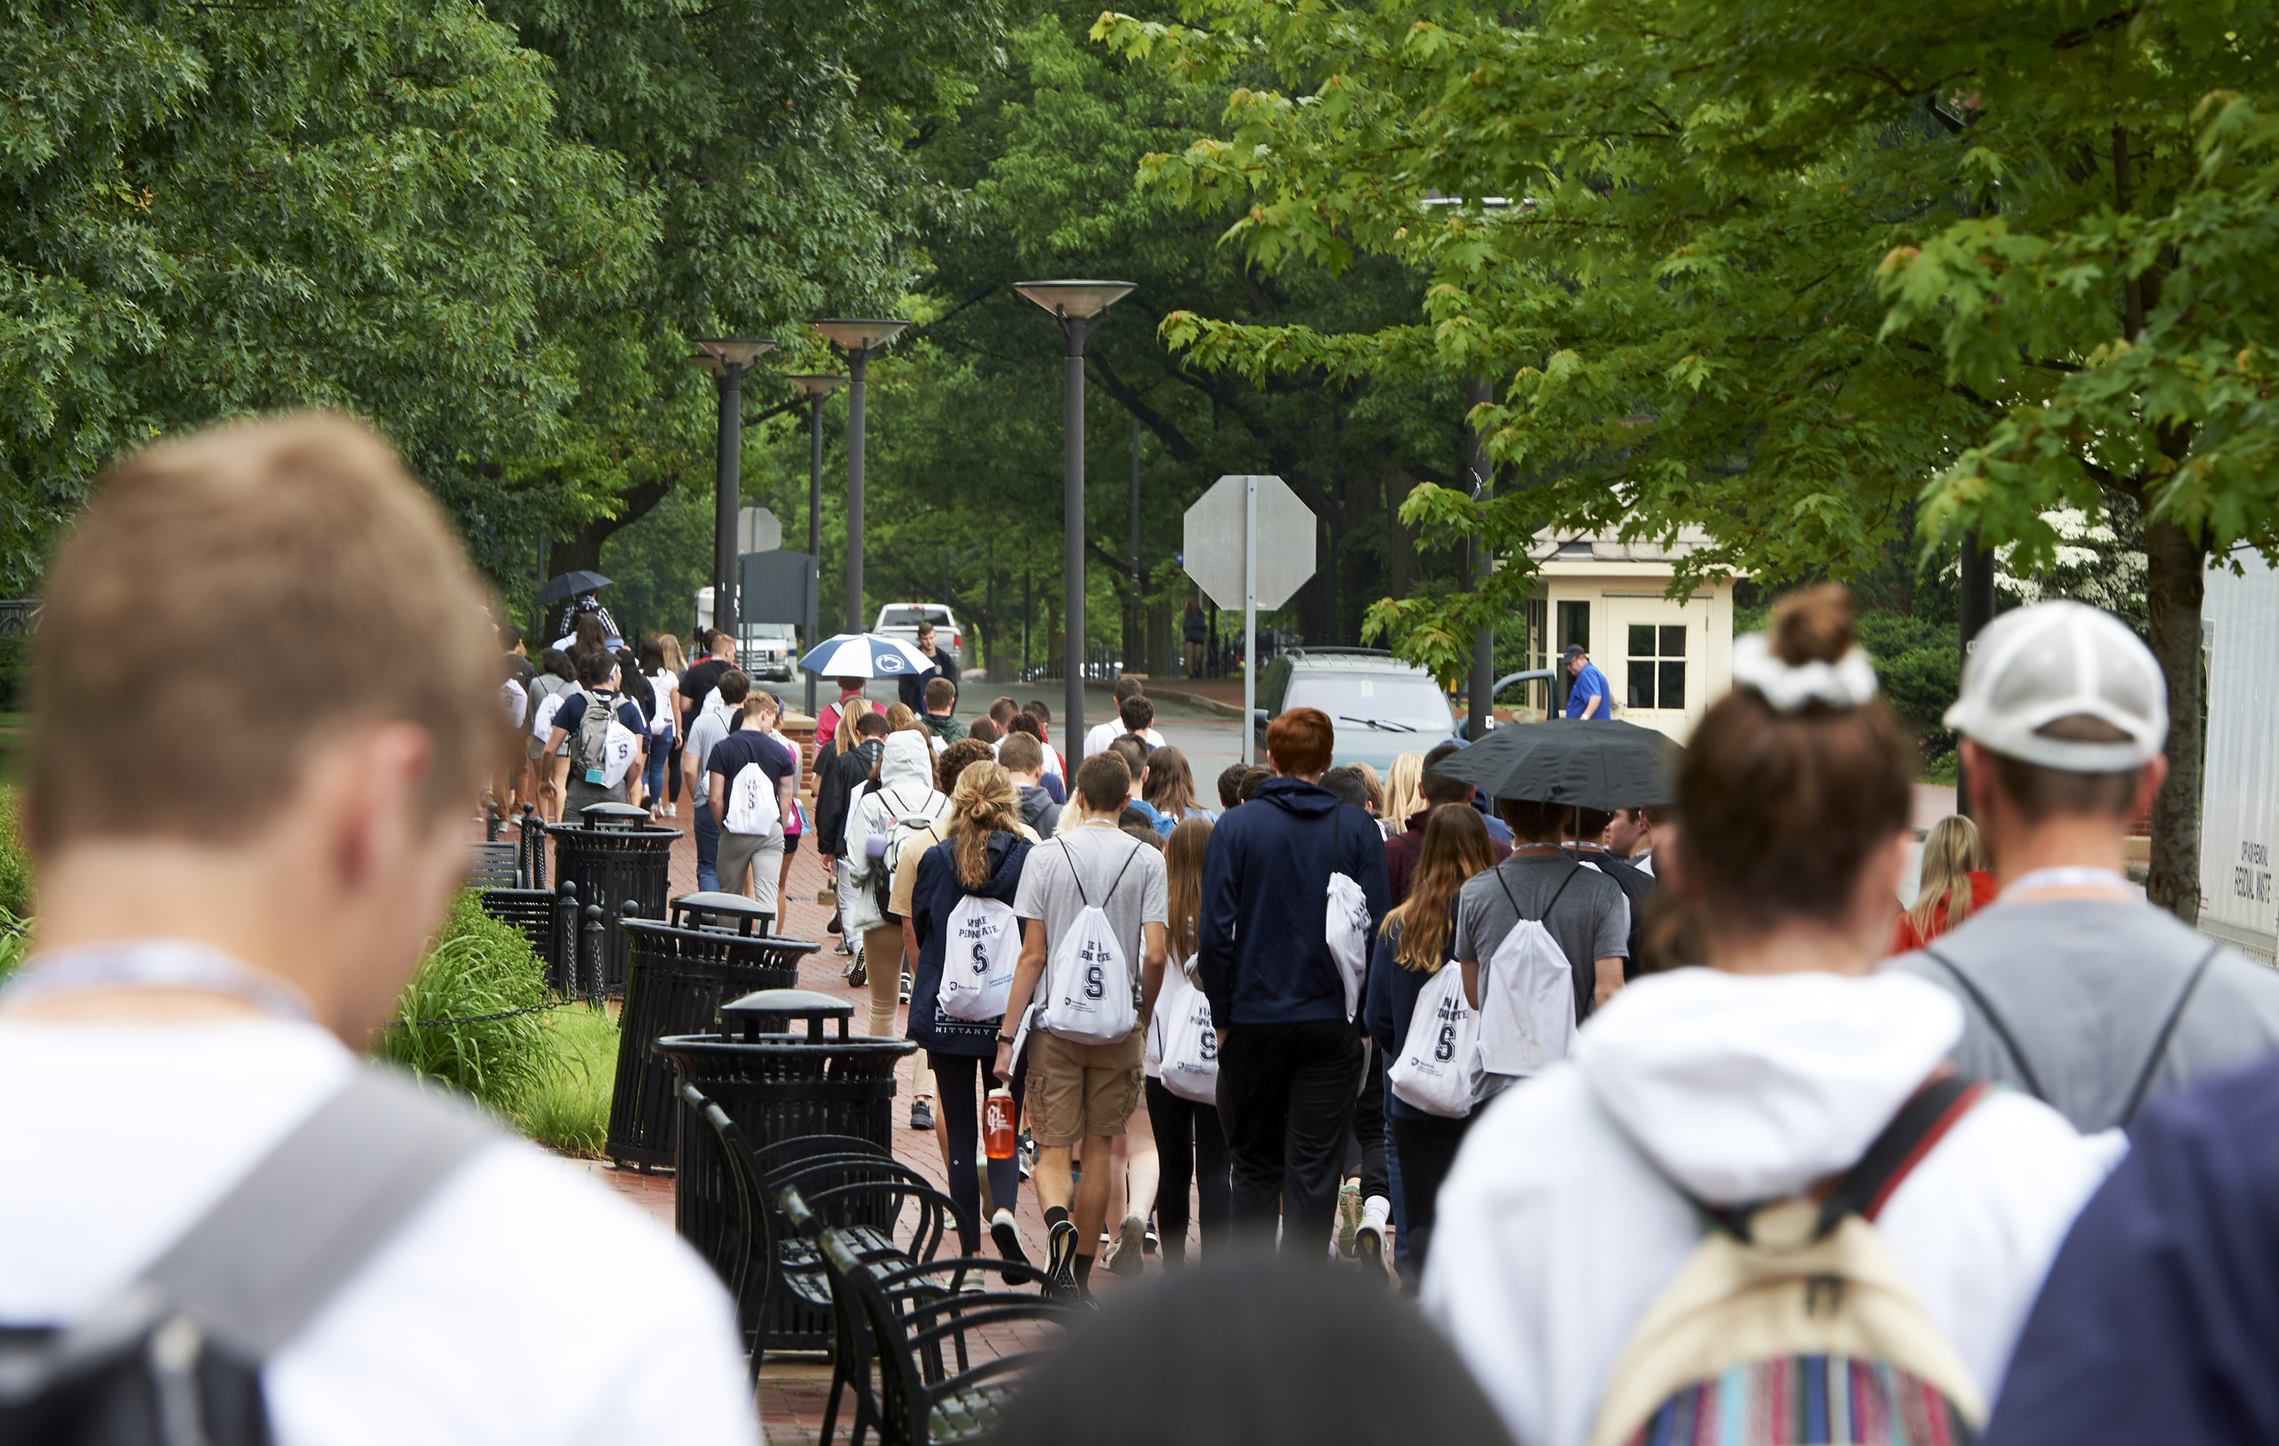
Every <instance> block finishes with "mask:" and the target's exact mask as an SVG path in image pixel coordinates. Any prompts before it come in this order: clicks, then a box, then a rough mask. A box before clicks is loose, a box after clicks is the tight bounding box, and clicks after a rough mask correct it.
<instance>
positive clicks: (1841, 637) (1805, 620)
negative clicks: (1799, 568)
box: [1768, 582, 1856, 668]
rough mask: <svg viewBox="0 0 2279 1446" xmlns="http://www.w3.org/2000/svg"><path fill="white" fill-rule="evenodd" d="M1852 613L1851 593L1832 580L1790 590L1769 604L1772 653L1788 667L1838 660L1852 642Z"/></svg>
mask: <svg viewBox="0 0 2279 1446" xmlns="http://www.w3.org/2000/svg"><path fill="white" fill-rule="evenodd" d="M1855 616H1856V614H1855V611H1854V609H1853V607H1852V595H1851V594H1850V593H1849V592H1847V591H1846V590H1845V589H1844V588H1843V587H1841V586H1840V585H1838V584H1836V583H1832V582H1825V583H1822V584H1820V585H1819V586H1818V587H1808V588H1805V589H1804V590H1803V591H1801V592H1792V593H1790V594H1789V595H1788V596H1787V597H1784V598H1782V599H1781V600H1780V601H1779V602H1777V603H1775V604H1774V605H1773V616H1772V624H1771V626H1770V628H1769V629H1768V631H1769V632H1770V633H1771V635H1772V638H1771V641H1772V653H1773V656H1774V657H1776V658H1778V659H1780V660H1781V661H1782V662H1784V663H1786V664H1788V665H1789V666H1790V667H1792V668H1796V667H1802V666H1804V665H1805V664H1807V663H1835V662H1838V661H1841V660H1842V659H1843V657H1844V656H1845V655H1846V654H1848V653H1849V652H1851V650H1852V645H1853V643H1854V642H1855V641H1856V637H1855V634H1854V630H1853V620H1854V617H1855Z"/></svg>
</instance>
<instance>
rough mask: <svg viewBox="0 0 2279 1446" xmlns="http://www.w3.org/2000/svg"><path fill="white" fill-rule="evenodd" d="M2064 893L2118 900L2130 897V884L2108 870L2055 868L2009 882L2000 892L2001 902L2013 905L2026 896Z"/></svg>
mask: <svg viewBox="0 0 2279 1446" xmlns="http://www.w3.org/2000/svg"><path fill="white" fill-rule="evenodd" d="M2064 889H2095V890H2097V891H2098V892H2099V893H2104V894H2111V895H2113V896H2115V897H2117V898H2124V899H2125V898H2128V897H2129V881H2128V880H2127V879H2126V878H2125V877H2123V876H2122V875H2120V874H2117V873H2115V872H2114V871H2113V870H2111V869H2089V868H2057V869H2036V870H2034V871H2033V872H2032V873H2030V874H2026V875H2024V876H2023V877H2021V878H2016V879H2013V880H2011V881H2010V887H2009V888H2006V889H2004V890H2003V891H2002V899H2003V902H2005V903H2014V902H2016V901H2017V900H2018V899H2020V898H2022V897H2024V896H2025V895H2027V894H2054V893H2057V892H2059V891H2060V890H2064Z"/></svg>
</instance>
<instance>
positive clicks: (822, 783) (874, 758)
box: [815, 738, 886, 857]
mask: <svg viewBox="0 0 2279 1446" xmlns="http://www.w3.org/2000/svg"><path fill="white" fill-rule="evenodd" d="M884 752H886V740H885V739H883V738H865V739H864V740H863V741H862V742H861V743H860V744H858V745H857V746H855V747H853V748H850V749H848V750H847V751H846V752H844V753H831V752H828V751H826V752H822V753H819V754H817V755H816V758H817V761H816V765H815V777H816V783H815V841H816V844H817V846H818V847H820V848H821V849H822V851H823V852H824V853H827V854H831V855H833V856H834V857H835V856H837V854H838V852H839V850H840V848H841V847H843V846H844V843H845V840H846V837H847V804H848V801H849V800H850V799H852V798H853V797H854V794H855V790H856V789H857V788H859V787H861V786H862V784H863V783H864V782H865V781H866V780H868V779H869V778H870V774H871V770H872V769H874V768H876V767H878V760H879V755H881V754H883V753H884Z"/></svg>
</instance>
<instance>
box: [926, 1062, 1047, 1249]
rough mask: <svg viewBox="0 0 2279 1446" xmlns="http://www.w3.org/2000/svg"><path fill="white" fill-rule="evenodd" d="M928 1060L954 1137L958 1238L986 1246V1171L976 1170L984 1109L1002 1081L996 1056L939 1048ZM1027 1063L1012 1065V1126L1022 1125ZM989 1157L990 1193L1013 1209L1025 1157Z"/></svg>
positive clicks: (974, 1245) (973, 1245) (975, 1246)
mask: <svg viewBox="0 0 2279 1446" xmlns="http://www.w3.org/2000/svg"><path fill="white" fill-rule="evenodd" d="M1021 1053H1022V1056H1023V1058H1022V1064H1026V1063H1027V1055H1028V1051H1027V1050H1023V1051H1022V1052H1021ZM926 1055H927V1062H928V1063H930V1064H931V1065H933V1067H934V1089H935V1091H936V1095H935V1098H936V1100H937V1102H938V1103H939V1105H940V1108H941V1111H942V1128H943V1129H944V1130H945V1131H947V1132H948V1135H949V1140H950V1165H949V1170H950V1199H951V1200H952V1201H953V1202H955V1203H956V1205H957V1217H958V1218H957V1234H958V1244H959V1246H960V1247H961V1248H962V1249H963V1250H964V1252H965V1253H966V1254H967V1255H974V1254H978V1253H979V1252H980V1250H981V1177H980V1175H979V1174H977V1173H976V1172H975V1168H974V1156H975V1155H976V1154H977V1153H978V1145H977V1142H978V1140H979V1138H980V1135H981V1112H982V1110H983V1108H984V1107H985V1106H984V1103H983V1102H984V1100H985V1099H986V1098H987V1096H988V1094H989V1091H991V1090H993V1089H995V1088H996V1087H997V1084H998V1080H997V1067H996V1062H995V1061H993V1060H986V1059H978V1058H976V1057H974V1056H973V1055H970V1054H943V1053H941V1052H940V1051H939V1050H928V1051H927V1052H926ZM1022 1064H1016V1065H1015V1066H1013V1105H1014V1110H1015V1114H1014V1116H1013V1121H1014V1123H1013V1128H1014V1129H1016V1130H1018V1129H1019V1128H1020V1114H1019V1109H1020V1100H1021V1083H1022V1079H1023V1076H1025V1075H1026V1074H1027V1073H1028V1071H1027V1070H1026V1069H1024V1068H1022ZM988 1163H989V1199H990V1202H991V1203H992V1204H994V1205H995V1206H996V1207H997V1208H998V1209H1000V1210H1010V1209H1012V1208H1013V1204H1014V1201H1015V1200H1016V1199H1018V1198H1019V1196H1020V1192H1021V1162H1020V1161H1019V1160H1018V1159H1012V1160H991V1161H989V1162H988Z"/></svg>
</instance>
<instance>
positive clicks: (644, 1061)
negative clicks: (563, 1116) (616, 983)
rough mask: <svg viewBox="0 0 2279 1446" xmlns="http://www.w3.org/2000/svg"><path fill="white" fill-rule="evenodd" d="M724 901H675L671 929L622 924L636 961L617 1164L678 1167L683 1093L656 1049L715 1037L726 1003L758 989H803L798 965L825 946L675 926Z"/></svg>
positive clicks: (623, 1052)
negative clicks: (708, 1033)
mask: <svg viewBox="0 0 2279 1446" xmlns="http://www.w3.org/2000/svg"><path fill="white" fill-rule="evenodd" d="M717 897H718V896H716V895H712V894H689V895H686V896H684V897H683V898H680V899H677V900H675V901H674V903H673V914H674V917H675V920H676V922H675V923H673V924H660V923H657V922H656V921H655V920H653V919H622V920H619V921H618V927H619V928H620V929H622V930H623V931H624V932H625V933H626V934H627V935H628V936H630V944H631V950H632V958H631V961H630V963H629V964H628V965H627V967H626V974H625V1008H624V1010H623V1011H622V1012H621V1013H620V1014H619V1015H618V1020H617V1022H618V1030H619V1033H618V1041H617V1088H616V1093H615V1094H613V1095H612V1096H611V1097H610V1102H609V1143H608V1144H607V1145H606V1146H605V1147H604V1152H605V1153H606V1154H607V1155H608V1156H609V1158H610V1159H612V1160H614V1161H616V1162H617V1163H618V1164H620V1165H638V1166H640V1167H641V1168H642V1169H644V1170H647V1169H653V1168H656V1167H659V1166H668V1167H669V1166H670V1165H671V1164H672V1163H673V1118H674V1115H675V1113H676V1111H677V1110H678V1108H679V1105H678V1101H677V1097H676V1089H677V1086H676V1085H675V1084H674V1082H673V1065H672V1061H671V1060H669V1059H666V1058H665V1057H664V1056H663V1055H661V1054H658V1053H657V1052H656V1050H655V1049H654V1048H652V1046H653V1045H655V1044H656V1042H657V1041H658V1039H660V1038H662V1037H664V1036H666V1035H687V1034H697V1033H701V1032H703V1031H705V1030H707V1029H710V1028H711V1027H712V1025H713V1023H714V1021H715V1020H717V1019H718V1018H719V1015H720V1006H721V1005H722V1004H723V1003H724V1002H726V1001H728V1000H731V999H736V998H740V997H742V996H744V995H747V994H750V993H752V992H753V991H755V990H769V989H794V988H797V987H798V984H799V961H800V960H801V959H804V958H805V957H807V956H808V955H810V954H812V953H814V952H815V951H816V950H817V949H820V948H821V947H822V945H820V944H817V943H814V942H812V941H810V940H805V939H773V938H769V937H767V936H766V935H763V934H745V933H735V932H731V931H729V930H726V929H719V928H690V927H687V926H685V925H682V924H680V923H679V922H678V920H679V919H680V918H682V917H683V916H689V917H695V918H720V917H722V915H720V914H717V913H693V912H692V911H690V910H688V909H687V908H686V907H685V906H687V905H688V904H690V903H691V901H706V900H713V899H716V898H717ZM743 902H744V903H745V904H747V905H748V904H750V903H751V900H749V899H746V900H744V901H743ZM706 907H710V906H709V905H707V906H706Z"/></svg>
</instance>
